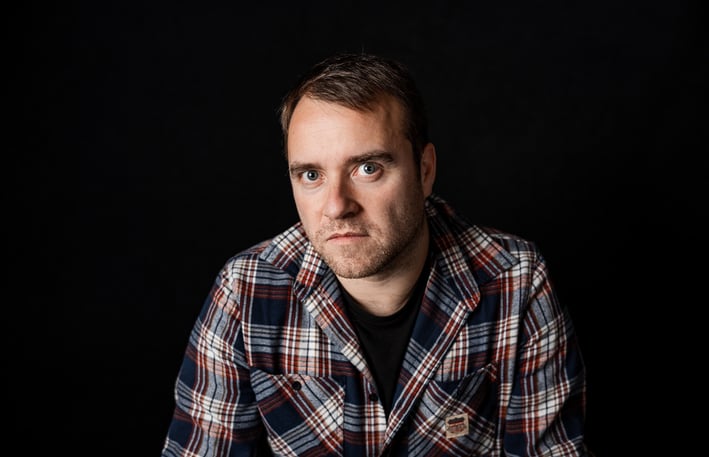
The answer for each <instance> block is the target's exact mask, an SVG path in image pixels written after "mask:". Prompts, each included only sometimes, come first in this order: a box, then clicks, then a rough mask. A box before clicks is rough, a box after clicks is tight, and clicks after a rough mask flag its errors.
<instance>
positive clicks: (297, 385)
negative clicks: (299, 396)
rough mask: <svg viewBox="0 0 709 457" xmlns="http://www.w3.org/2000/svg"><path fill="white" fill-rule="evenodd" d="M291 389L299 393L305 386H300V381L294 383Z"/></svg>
mask: <svg viewBox="0 0 709 457" xmlns="http://www.w3.org/2000/svg"><path fill="white" fill-rule="evenodd" d="M291 387H292V388H293V390H295V391H299V390H300V388H301V387H303V386H302V385H301V384H300V382H298V381H293V384H291Z"/></svg>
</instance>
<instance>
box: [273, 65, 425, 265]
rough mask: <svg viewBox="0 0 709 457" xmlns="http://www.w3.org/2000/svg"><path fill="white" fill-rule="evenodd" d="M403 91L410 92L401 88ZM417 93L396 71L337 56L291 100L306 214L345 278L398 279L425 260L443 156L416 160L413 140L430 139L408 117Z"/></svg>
mask: <svg viewBox="0 0 709 457" xmlns="http://www.w3.org/2000/svg"><path fill="white" fill-rule="evenodd" d="M338 69H339V70H338ZM368 69H369V70H368ZM326 80H327V81H326ZM358 82H359V83H360V84H362V86H360V85H359V84H358ZM399 83H402V84H405V85H406V90H398V89H396V84H399ZM412 84H413V83H411V82H410V79H409V78H408V77H407V76H406V74H405V73H404V71H403V70H402V68H401V67H400V66H398V65H396V64H393V63H388V62H386V61H383V60H380V59H378V58H376V57H370V56H360V55H354V56H353V55H350V56H339V57H336V58H333V59H330V60H328V61H326V62H325V63H323V64H320V65H318V66H316V70H314V71H313V72H312V73H311V77H310V78H306V82H304V83H301V84H300V85H299V86H298V87H299V89H296V90H295V91H294V92H291V93H290V95H289V96H288V97H287V98H286V102H285V104H284V106H285V107H286V108H285V109H284V110H283V117H282V119H283V126H284V138H285V139H286V144H285V148H286V151H287V158H288V169H289V174H290V179H291V185H292V189H293V196H294V199H295V203H296V207H297V209H298V214H299V216H300V220H301V222H302V223H303V227H304V229H305V232H306V234H307V235H308V238H309V239H310V241H311V243H312V244H313V247H314V248H315V249H316V251H317V252H318V253H319V254H320V255H321V256H322V257H323V258H324V259H325V261H326V262H327V263H328V265H329V266H330V268H332V270H333V271H334V272H335V274H337V275H338V276H339V277H341V278H347V279H358V278H367V277H380V278H381V277H388V276H390V275H397V274H399V273H400V272H401V270H402V269H407V268H410V266H411V265H412V264H421V263H422V262H423V259H424V258H425V252H426V250H427V247H428V228H427V225H426V220H425V215H424V201H425V199H426V197H428V196H429V195H430V194H431V192H432V187H433V181H434V178H435V168H436V167H435V165H436V157H435V149H434V147H433V145H432V144H431V143H429V142H425V143H424V144H423V145H422V146H421V147H420V148H419V152H418V153H415V154H414V153H413V152H412V150H413V151H416V150H417V149H416V146H412V141H411V138H412V133H411V132H415V133H414V134H413V135H414V136H415V140H414V142H415V143H418V142H421V141H425V138H426V137H425V135H424V134H423V133H422V132H424V131H425V130H422V129H425V121H423V120H422V119H423V117H422V116H419V115H417V117H416V119H417V121H416V122H414V121H412V120H411V119H412V118H411V117H410V116H411V112H412V110H411V106H412V105H411V104H412V103H413V104H415V105H416V106H417V107H420V100H419V99H418V96H415V97H413V99H409V98H407V97H408V96H404V95H403V94H405V93H406V94H409V93H410V91H411V90H413V89H412V88H413V85H412ZM402 97H403V98H402ZM402 100H404V101H402ZM406 100H408V101H406ZM411 100H416V101H411ZM407 103H409V104H407ZM414 111H416V110H414Z"/></svg>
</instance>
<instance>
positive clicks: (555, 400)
mask: <svg viewBox="0 0 709 457" xmlns="http://www.w3.org/2000/svg"><path fill="white" fill-rule="evenodd" d="M533 268H534V270H533V271H532V276H531V278H532V284H531V287H530V294H529V299H528V301H527V309H526V312H525V313H523V314H522V322H521V325H522V332H523V337H522V340H521V344H520V348H519V353H518V362H517V363H518V366H517V368H518V369H517V371H516V375H515V379H514V381H513V386H512V395H511V397H510V404H509V405H508V410H507V416H506V424H505V438H504V446H505V450H506V452H507V455H518V456H590V455H592V454H590V453H589V451H588V450H587V449H586V446H585V444H584V420H585V401H586V398H585V396H586V384H585V383H586V381H585V367H584V363H583V359H582V356H581V351H580V348H579V345H578V342H577V338H576V334H575V332H574V328H573V325H572V322H571V319H570V317H569V314H568V312H567V310H566V309H565V308H563V307H562V306H561V305H560V303H559V302H558V299H557V297H556V293H555V291H554V289H553V288H552V284H551V281H550V280H549V275H548V271H547V267H546V264H545V263H544V261H543V259H542V258H541V257H539V258H538V259H537V262H536V264H534V267H533Z"/></svg>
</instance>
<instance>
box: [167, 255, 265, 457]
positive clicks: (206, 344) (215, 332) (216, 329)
mask: <svg viewBox="0 0 709 457" xmlns="http://www.w3.org/2000/svg"><path fill="white" fill-rule="evenodd" d="M230 284H231V282H230V278H229V275H228V270H227V269H226V268H225V269H224V270H222V272H221V274H220V275H219V277H218V278H217V280H216V281H215V284H214V286H213V288H212V290H211V292H210V294H209V297H208V299H207V300H206V302H205V305H204V307H203V308H202V311H201V313H200V315H199V317H198V319H197V321H196V323H195V325H194V327H193V329H192V333H191V335H190V339H189V343H188V346H187V349H186V351H185V356H184V359H183V362H182V366H181V368H180V372H179V375H178V379H177V382H176V385H175V411H174V414H173V417H172V421H171V423H170V427H169V429H168V433H167V438H166V440H165V445H164V447H163V452H162V455H163V457H167V456H170V457H173V456H175V457H176V456H200V457H203V456H236V455H239V456H248V455H257V454H258V452H257V448H258V446H259V441H261V444H262V445H263V440H264V439H265V437H264V429H263V426H262V424H261V421H260V417H259V413H258V410H257V408H256V400H255V397H254V393H253V391H252V390H251V385H250V375H249V368H248V365H247V363H246V356H245V352H244V341H243V333H242V326H241V319H240V317H241V316H240V310H239V307H238V304H237V303H236V302H235V300H234V299H233V297H234V294H233V291H232V290H231V288H230Z"/></svg>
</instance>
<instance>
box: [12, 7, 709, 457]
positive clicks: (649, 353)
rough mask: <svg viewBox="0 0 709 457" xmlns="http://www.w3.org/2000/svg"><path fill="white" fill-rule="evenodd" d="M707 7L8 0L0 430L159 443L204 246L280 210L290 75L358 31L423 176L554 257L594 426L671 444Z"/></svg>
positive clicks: (31, 437) (71, 449)
mask: <svg viewBox="0 0 709 457" xmlns="http://www.w3.org/2000/svg"><path fill="white" fill-rule="evenodd" d="M705 19H706V18H705V16H704V14H703V10H701V9H700V8H699V2H697V3H690V2H685V1H660V0H654V1H653V0H651V1H635V2H617V1H615V0H600V1H599V0H596V1H586V2H525V1H512V2H509V1H506V2H432V3H429V4H421V5H420V6H415V4H412V3H407V2H402V3H397V4H396V5H394V4H390V3H385V2H381V3H372V4H369V3H361V2H354V1H341V2H282V3H281V4H277V3H274V2H249V3H244V2H224V3H211V2H186V1H182V2H180V1H177V2H141V3H131V2H113V1H104V2H100V1H96V2H92V1H80V2H56V3H38V2H24V4H23V6H21V7H19V6H15V7H14V9H13V10H10V12H9V13H7V15H6V33H7V39H6V43H9V45H10V46H9V47H8V52H7V54H6V56H5V60H6V64H7V67H6V70H5V73H6V75H7V76H8V77H9V82H8V85H7V86H6V87H7V91H6V93H7V95H8V100H9V101H10V102H12V103H10V104H8V105H7V106H8V107H9V110H8V111H10V114H11V119H10V121H9V122H6V124H5V127H6V132H7V138H8V142H7V149H6V150H5V157H8V158H9V162H10V169H11V170H12V171H11V173H6V174H5V176H6V179H5V180H4V182H5V186H4V188H5V196H6V197H9V198H8V199H7V200H6V201H9V203H8V204H6V205H5V206H6V214H9V216H8V217H6V219H5V228H6V233H7V235H6V250H7V252H8V253H9V256H7V259H8V260H7V261H6V262H7V264H8V266H9V268H8V269H9V270H10V273H9V274H7V275H6V280H7V281H8V289H6V290H9V291H10V292H11V293H10V294H7V295H8V297H9V298H8V301H7V305H6V309H7V310H8V314H7V317H6V320H5V322H6V325H5V327H6V332H5V334H6V338H7V339H8V344H7V352H6V354H7V355H9V356H10V357H8V358H7V363H8V365H7V369H6V370H4V377H5V378H6V380H9V381H10V382H11V384H10V385H11V387H10V390H9V397H10V404H11V408H10V409H9V411H10V412H9V413H7V411H6V414H11V416H9V417H8V418H9V419H10V420H11V421H12V423H13V425H14V429H12V434H10V435H9V436H8V438H9V439H12V440H14V441H15V442H17V443H19V445H20V446H21V447H22V448H24V449H26V451H27V452H22V453H21V455H45V454H52V453H54V452H56V453H59V454H61V455H64V454H66V455H92V456H93V455H131V456H138V455H140V456H142V455H145V456H149V455H158V453H159V450H160V448H161V446H162V441H163V439H164V435H165V433H166V430H167V426H168V422H169V420H170V415H171V412H172V407H173V397H172V395H173V385H174V381H175V377H176V375H177V371H178V368H179V364H180V360H181V358H182V351H183V349H184V348H185V345H186V342H187V337H188V332H189V330H190V328H191V325H192V323H193V321H194V319H195V317H196V315H197V313H198V311H199V309H200V306H201V304H202V302H203V300H204V298H205V297H206V295H207V292H208V290H209V288H210V286H211V284H212V281H213V279H214V278H215V275H216V273H217V271H218V269H219V268H220V267H221V266H222V264H223V263H224V262H225V261H226V259H227V258H228V257H230V256H231V255H233V254H234V253H236V252H237V251H239V250H241V249H244V248H246V247H248V246H250V245H252V244H253V243H255V242H257V241H260V240H262V239H264V238H267V237H270V236H271V235H273V234H275V233H277V232H279V231H281V230H283V229H284V228H286V227H287V226H289V225H290V224H292V223H293V222H294V221H295V219H296V213H295V210H294V206H293V203H292V199H291V196H290V189H289V183H288V179H287V176H286V174H285V162H284V160H283V159H282V157H281V155H280V131H279V128H278V124H277V117H276V108H277V105H278V103H279V101H280V98H281V96H282V95H283V94H284V92H285V91H286V89H287V88H288V87H289V86H290V84H291V83H293V82H294V81H295V79H296V77H297V76H298V75H299V74H301V73H302V72H303V71H304V70H305V69H306V68H307V67H309V66H310V65H311V64H313V63H314V62H315V61H317V60H319V59H321V58H323V57H325V56H326V55H328V54H329V53H331V52H334V51H360V50H363V51H369V52H375V53H381V54H384V55H388V56H391V57H395V58H399V59H401V60H403V61H404V62H405V63H407V64H408V65H409V66H410V67H411V69H412V70H413V72H414V74H415V75H416V77H417V79H418V81H419V83H420V87H421V90H422V92H423V93H424V96H425V98H426V99H427V101H428V106H427V108H428V111H429V115H430V124H431V137H432V140H433V142H434V143H435V144H436V146H437V150H438V157H439V170H438V179H437V181H436V185H435V190H436V192H437V193H439V194H440V195H442V196H444V197H446V198H447V199H449V200H450V201H451V202H452V203H454V204H455V205H456V206H457V207H458V208H459V210H460V211H462V212H463V213H465V214H466V215H467V216H468V218H469V219H471V220H472V221H474V222H476V223H479V224H483V225H490V226H495V227H498V228H501V229H504V230H508V231H511V232H514V233H517V234H520V235H522V236H525V237H527V238H529V239H532V240H534V241H536V242H538V244H539V245H540V247H541V248H542V250H543V252H544V253H545V255H546V257H547V258H548V261H549V265H550V267H551V271H552V277H553V279H554V280H555V282H556V284H557V286H558V291H559V295H560V297H561V299H562V300H563V302H564V303H565V304H566V305H568V307H569V308H570V311H571V314H572V317H573V318H574V321H575V323H576V326H577V328H578V333H579V336H580V340H581V344H582V346H583V348H584V352H585V358H586V362H587V366H588V379H589V404H588V439H589V444H590V445H591V446H592V449H594V450H595V451H596V453H597V454H598V456H599V457H600V456H612V455H644V453H643V452H641V451H640V450H639V449H645V450H647V449H655V450H656V449H657V445H658V444H667V445H671V446H672V448H674V449H677V446H678V445H679V444H678V443H682V442H683V441H684V439H683V438H681V436H683V434H684V433H686V432H681V433H680V431H679V430H680V428H681V427H683V424H686V423H688V422H689V421H688V420H687V419H686V418H685V416H684V415H683V414H681V413H679V412H678V410H676V409H675V408H674V407H675V406H678V404H679V403H680V402H679V401H677V397H676V396H677V395H678V394H681V391H682V389H683V388H684V387H683V386H684V381H681V382H676V383H674V382H672V381H671V380H672V379H684V378H685V377H686V376H687V374H686V372H684V374H682V370H679V372H678V370H677V369H676V368H677V356H678V354H680V353H683V352H686V350H687V347H684V349H681V348H679V347H675V346H674V344H675V341H674V337H672V336H670V335H672V334H673V332H675V331H677V329H680V330H681V329H682V328H683V325H682V326H677V325H675V324H674V323H673V322H674V320H673V319H672V318H673V317H677V316H678V315H681V316H683V317H682V319H684V320H689V321H691V320H692V318H691V317H687V312H686V311H685V310H686V309H688V308H689V309H691V308H692V306H694V307H695V308H696V305H693V304H694V303H695V301H693V300H692V299H691V293H690V292H689V291H690V290H691V289H692V287H693V286H692V281H693V279H692V278H693V276H692V268H691V267H693V266H694V265H692V264H691V259H697V258H700V259H701V260H700V262H702V263H703V257H700V256H699V255H698V254H697V252H698V251H697V250H695V249H698V248H699V247H700V246H701V245H703V244H704V243H703V241H702V238H703V237H702V235H703V230H702V229H701V228H702V226H701V225H698V220H696V218H698V216H700V213H702V212H703V211H704V207H703V206H704V205H705V198H704V197H705V195H704V194H703V192H704V188H705V185H704V173H705V171H706V170H705V168H706V159H705V158H704V156H705V154H706V142H705V141H704V135H703V131H704V130H706V126H705V124H704V121H702V120H701V115H702V114H703V113H704V111H705V110H706V98H704V97H705V95H706V84H705V79H706V78H707V46H706V45H707V41H706V38H705V35H704V34H703V27H705V26H706V25H705V24H706V23H705ZM704 296H705V295H704ZM705 300H706V299H704V301H705ZM704 305H705V303H704ZM696 350H697V349H695V351H696ZM691 351H692V349H691V347H690V349H689V352H691ZM681 403H684V404H687V401H686V398H685V399H684V400H683V401H682V402H681ZM689 403H691V401H690V402H689ZM668 408H669V409H668ZM631 449H632V450H633V451H630V450H631ZM59 451H61V452H59ZM677 455H678V454H677Z"/></svg>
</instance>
